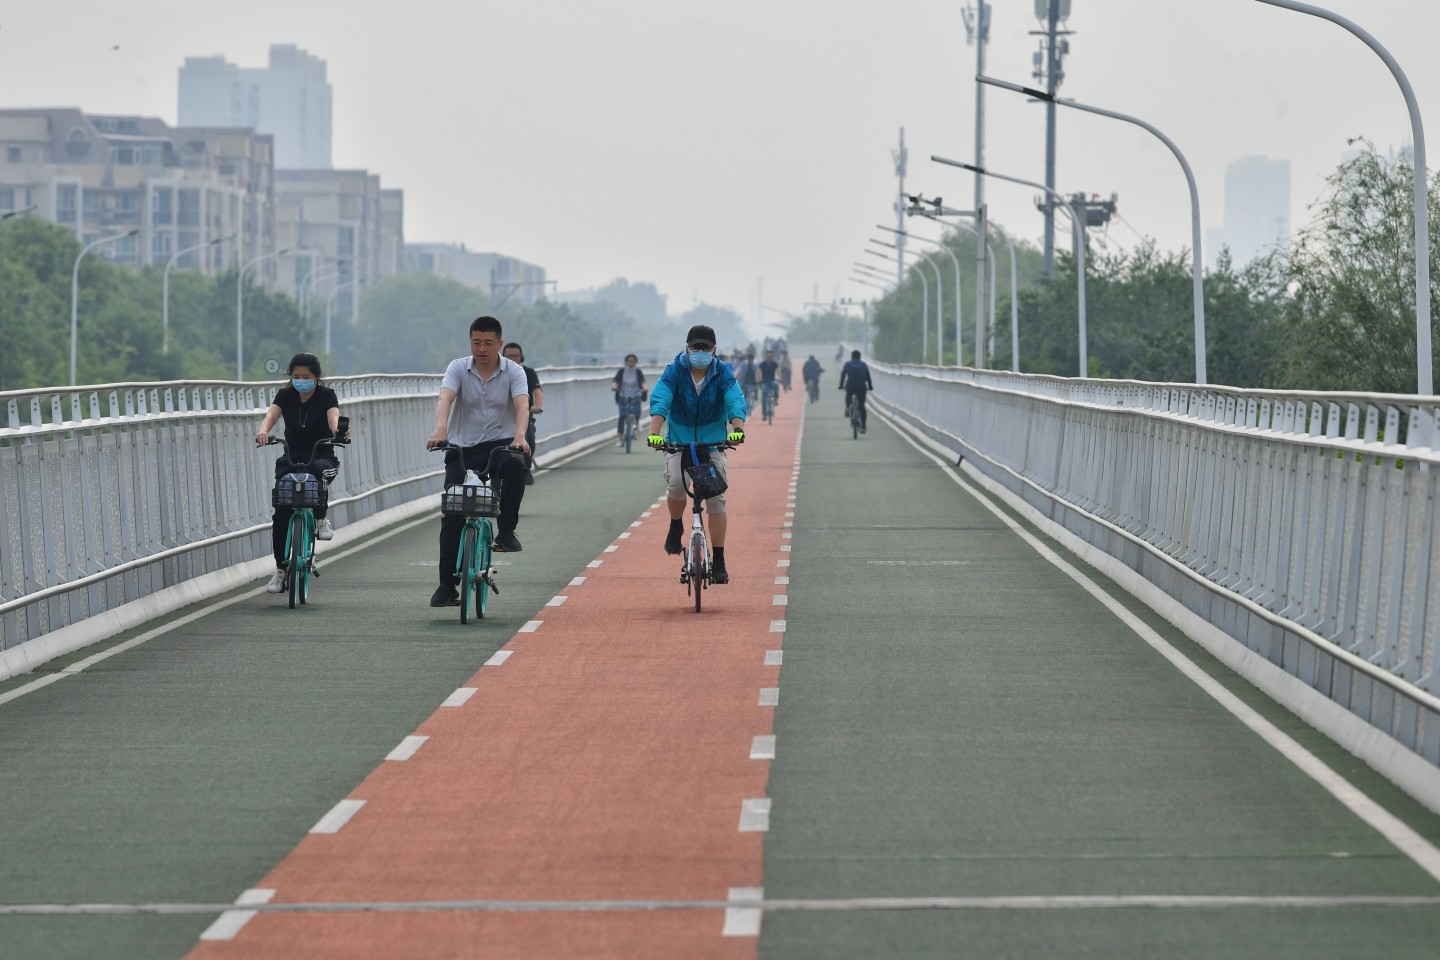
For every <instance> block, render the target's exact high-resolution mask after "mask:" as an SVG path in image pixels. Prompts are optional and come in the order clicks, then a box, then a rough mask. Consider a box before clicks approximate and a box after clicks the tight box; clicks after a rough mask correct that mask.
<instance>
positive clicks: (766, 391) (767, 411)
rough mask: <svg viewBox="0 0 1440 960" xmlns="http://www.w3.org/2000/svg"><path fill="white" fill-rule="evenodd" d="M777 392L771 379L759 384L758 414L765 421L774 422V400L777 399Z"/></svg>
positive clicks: (777, 389)
mask: <svg viewBox="0 0 1440 960" xmlns="http://www.w3.org/2000/svg"><path fill="white" fill-rule="evenodd" d="M779 393H780V391H779V388H778V387H777V386H776V385H775V382H774V381H773V380H771V381H768V382H766V383H762V384H761V385H760V415H761V416H762V417H764V418H765V422H766V423H774V422H775V401H776V400H778V399H779Z"/></svg>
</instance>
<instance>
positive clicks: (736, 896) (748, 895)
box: [720, 887, 765, 937]
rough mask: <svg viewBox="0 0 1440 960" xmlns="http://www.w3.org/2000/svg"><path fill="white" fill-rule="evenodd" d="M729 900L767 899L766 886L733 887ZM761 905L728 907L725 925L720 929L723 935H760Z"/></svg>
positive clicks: (748, 901) (754, 900)
mask: <svg viewBox="0 0 1440 960" xmlns="http://www.w3.org/2000/svg"><path fill="white" fill-rule="evenodd" d="M726 899H727V901H729V902H731V903H734V902H736V901H739V902H742V903H754V902H756V901H760V900H764V899H765V888H764V887H731V888H730V895H729V896H728V897H727V898H726ZM763 913H764V911H762V910H761V909H760V908H759V907H750V906H746V907H738V906H736V907H726V908H725V926H724V927H722V928H721V930H720V936H722V937H758V936H760V918H761V916H762V915H763Z"/></svg>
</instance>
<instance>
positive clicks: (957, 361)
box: [876, 224, 964, 367]
mask: <svg viewBox="0 0 1440 960" xmlns="http://www.w3.org/2000/svg"><path fill="white" fill-rule="evenodd" d="M876 226H877V227H879V228H880V229H881V230H884V231H886V232H887V233H894V234H899V235H902V236H904V237H905V238H906V239H907V240H919V241H920V242H921V243H931V244H934V245H935V246H937V247H939V248H940V249H941V250H944V251H945V255H946V256H948V257H949V258H950V262H951V264H953V265H954V267H955V366H957V367H958V366H961V365H962V364H963V360H964V358H963V357H962V356H961V343H962V341H961V337H960V330H961V326H960V322H961V321H960V260H959V259H958V258H957V257H956V256H955V251H954V250H951V249H950V248H949V247H947V246H946V245H945V244H943V243H941V242H940V241H939V240H931V239H930V238H929V237H922V236H920V235H919V234H918V233H909V232H907V231H904V230H896V229H895V228H894V227H886V226H881V225H880V224H876ZM941 300H942V301H943V300H944V297H943V296H942V297H941ZM941 329H942V328H941V321H940V311H939V309H936V311H935V339H936V342H940V340H941ZM936 352H937V353H938V354H939V355H940V357H941V359H942V360H943V358H944V356H945V353H944V351H943V350H937V351H936Z"/></svg>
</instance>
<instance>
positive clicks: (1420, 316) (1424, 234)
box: [1259, 0, 1435, 397]
mask: <svg viewBox="0 0 1440 960" xmlns="http://www.w3.org/2000/svg"><path fill="white" fill-rule="evenodd" d="M1259 2H1260V3H1268V4H1269V5H1270V6H1272V7H1284V8H1285V9H1286V10H1294V11H1295V12H1296V13H1308V14H1309V15H1310V16H1312V17H1319V18H1320V19H1322V20H1329V21H1330V22H1331V23H1334V24H1337V25H1339V26H1341V27H1344V28H1345V29H1346V30H1349V31H1350V32H1351V33H1353V34H1355V36H1357V37H1359V38H1360V39H1361V40H1363V41H1364V42H1365V44H1366V46H1368V47H1369V48H1370V49H1371V50H1374V51H1375V53H1376V54H1378V55H1379V57H1380V59H1381V60H1384V61H1385V66H1387V67H1389V68H1390V73H1391V74H1393V75H1394V77H1395V81H1396V82H1397V83H1398V84H1400V92H1401V93H1402V94H1404V96H1405V107H1406V109H1408V110H1409V111H1410V137H1411V139H1412V140H1414V142H1415V163H1414V166H1415V188H1414V193H1415V200H1414V204H1415V374H1416V382H1417V383H1416V392H1417V393H1419V394H1420V395H1421V396H1427V397H1428V396H1430V395H1432V394H1433V393H1434V392H1435V380H1434V376H1433V374H1432V373H1431V354H1430V205H1429V197H1428V196H1427V193H1426V186H1425V177H1426V175H1427V171H1426V169H1425V123H1424V121H1422V120H1421V118H1420V104H1419V102H1418V101H1417V100H1416V99H1415V90H1414V88H1413V87H1411V86H1410V80H1409V78H1408V77H1406V76H1405V71H1403V70H1401V69H1400V64H1399V62H1397V61H1396V59H1395V58H1394V57H1393V56H1391V54H1390V51H1389V50H1386V49H1385V48H1384V47H1383V46H1381V45H1380V41H1378V40H1376V39H1375V38H1374V37H1373V36H1371V35H1370V34H1369V32H1368V31H1366V30H1365V29H1364V28H1362V27H1361V26H1359V25H1358V24H1356V23H1353V22H1351V21H1349V20H1346V19H1345V18H1344V17H1342V16H1339V15H1338V14H1334V13H1331V12H1330V11H1329V10H1322V9H1321V8H1319V7H1315V6H1311V5H1310V4H1308V3H1296V2H1295V0H1259Z"/></svg>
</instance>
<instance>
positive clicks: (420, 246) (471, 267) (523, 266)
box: [405, 243, 551, 306]
mask: <svg viewBox="0 0 1440 960" xmlns="http://www.w3.org/2000/svg"><path fill="white" fill-rule="evenodd" d="M405 269H406V271H407V272H410V273H433V274H434V275H436V276H437V277H448V278H450V279H451V280H457V281H459V282H460V283H463V284H465V285H466V286H470V287H475V288H476V289H479V290H486V291H489V292H490V300H491V303H492V304H495V305H499V304H502V303H504V302H505V301H507V300H511V299H514V300H518V301H520V302H521V303H525V304H529V305H531V306H533V305H534V304H535V303H536V302H537V301H539V300H540V299H542V298H543V297H544V296H545V290H546V288H547V287H548V286H549V285H550V284H551V281H549V280H547V279H546V278H545V268H544V267H541V266H538V265H536V264H533V263H526V262H525V261H524V260H520V259H518V258H517V257H511V256H506V255H505V254H503V253H481V252H479V251H475V250H468V249H466V247H465V244H463V243H411V244H406V245H405Z"/></svg>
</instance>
